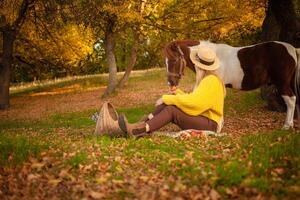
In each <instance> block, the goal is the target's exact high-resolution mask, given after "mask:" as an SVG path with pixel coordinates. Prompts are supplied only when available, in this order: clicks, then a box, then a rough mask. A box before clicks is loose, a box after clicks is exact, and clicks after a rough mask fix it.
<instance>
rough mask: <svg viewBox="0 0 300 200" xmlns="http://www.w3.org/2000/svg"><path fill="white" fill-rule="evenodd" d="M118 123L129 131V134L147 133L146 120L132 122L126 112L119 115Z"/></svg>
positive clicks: (126, 131)
mask: <svg viewBox="0 0 300 200" xmlns="http://www.w3.org/2000/svg"><path fill="white" fill-rule="evenodd" d="M118 123H119V127H120V129H121V130H122V131H123V132H125V133H127V135H128V136H141V135H144V134H147V132H146V123H145V122H138V123H134V124H130V123H128V121H127V118H126V117H125V115H124V114H121V115H119V119H118Z"/></svg>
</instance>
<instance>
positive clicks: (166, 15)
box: [0, 0, 266, 96]
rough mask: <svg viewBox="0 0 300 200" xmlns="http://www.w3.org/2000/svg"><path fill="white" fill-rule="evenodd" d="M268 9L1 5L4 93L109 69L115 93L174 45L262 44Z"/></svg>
mask: <svg viewBox="0 0 300 200" xmlns="http://www.w3.org/2000/svg"><path fill="white" fill-rule="evenodd" d="M265 8H266V0H250V1H240V0H224V1H211V0H201V1H199V0H180V1H178V0H140V1H134V0H121V1H120V0H73V1H71V0H67V1H60V0H3V1H1V2H0V29H1V31H0V34H1V35H0V36H1V37H0V46H1V47H0V54H1V66H10V67H6V68H5V67H1V69H2V72H1V75H3V74H5V73H6V74H7V75H6V76H5V77H10V78H9V80H5V81H6V84H5V85H6V89H5V91H6V92H7V87H8V85H9V84H8V83H9V82H13V83H14V82H24V81H33V80H41V79H51V78H55V77H62V76H68V75H79V74H92V73H102V72H109V81H108V82H109V84H108V90H107V94H109V93H111V92H113V91H114V90H115V88H116V87H117V86H118V84H119V85H124V84H125V83H126V80H127V79H128V77H129V74H130V71H131V70H132V69H133V67H134V68H136V69H145V68H151V67H155V66H163V61H162V59H161V58H162V57H161V49H162V48H163V46H164V45H165V44H166V43H167V42H170V41H172V40H175V39H187V38H189V39H201V40H212V41H215V42H226V43H229V44H231V45H246V44H252V43H255V42H258V40H259V38H260V33H261V26H262V22H263V19H264V17H265ZM12 32H13V33H12ZM9 33H12V34H11V35H10V34H9ZM8 35H10V36H11V39H9V40H7V38H8ZM8 41H9V42H10V43H9V44H8V43H7V42H8ZM7 52H11V53H9V55H8V54H7ZM7 60H9V62H7ZM4 68H5V70H4V71H6V72H5V73H4V71H3V69H4ZM123 70H126V74H125V75H124V77H123V79H122V80H121V81H119V80H117V77H116V73H117V71H123ZM3 80H4V79H3ZM0 81H1V78H0ZM5 81H4V82H5ZM118 81H119V83H118ZM0 91H1V90H0ZM0 94H1V92H0ZM0 96H1V95H0Z"/></svg>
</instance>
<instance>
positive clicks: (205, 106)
mask: <svg viewBox="0 0 300 200" xmlns="http://www.w3.org/2000/svg"><path fill="white" fill-rule="evenodd" d="M162 100H163V102H164V103H165V104H167V105H175V106H177V107H178V108H179V109H180V110H182V111H183V112H185V113H186V114H188V115H192V116H198V115H202V116H205V117H207V118H209V119H212V120H214V121H215V122H217V123H219V122H220V119H221V118H222V116H223V107H224V87H223V84H222V82H221V80H220V79H219V78H218V77H216V76H215V75H208V76H206V77H204V78H203V80H202V81H201V82H200V84H199V86H198V87H197V88H196V89H195V90H194V91H193V92H192V93H184V92H182V91H176V95H163V96H162Z"/></svg>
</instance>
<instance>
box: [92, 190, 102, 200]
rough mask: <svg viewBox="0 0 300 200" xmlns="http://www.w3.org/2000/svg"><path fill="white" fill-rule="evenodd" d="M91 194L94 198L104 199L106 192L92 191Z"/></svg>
mask: <svg viewBox="0 0 300 200" xmlns="http://www.w3.org/2000/svg"><path fill="white" fill-rule="evenodd" d="M89 196H90V197H92V198H94V199H102V198H103V197H104V194H103V193H101V192H95V191H90V192H89Z"/></svg>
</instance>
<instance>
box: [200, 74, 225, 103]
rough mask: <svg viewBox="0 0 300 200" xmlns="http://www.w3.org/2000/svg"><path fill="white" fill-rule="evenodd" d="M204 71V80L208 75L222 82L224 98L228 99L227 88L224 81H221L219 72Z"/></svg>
mask: <svg viewBox="0 0 300 200" xmlns="http://www.w3.org/2000/svg"><path fill="white" fill-rule="evenodd" d="M202 71H203V77H202V79H203V78H204V77H206V76H208V75H214V76H216V77H217V78H218V79H219V80H220V82H221V83H222V85H223V92H224V98H225V97H226V87H225V84H224V82H223V80H222V79H221V77H220V75H219V74H218V73H217V70H202Z"/></svg>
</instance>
